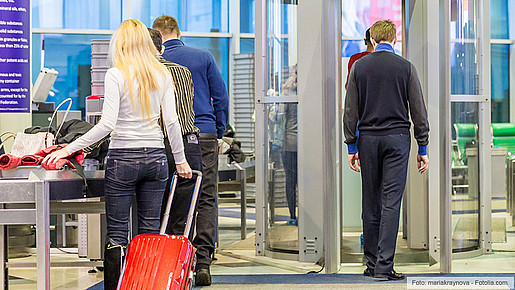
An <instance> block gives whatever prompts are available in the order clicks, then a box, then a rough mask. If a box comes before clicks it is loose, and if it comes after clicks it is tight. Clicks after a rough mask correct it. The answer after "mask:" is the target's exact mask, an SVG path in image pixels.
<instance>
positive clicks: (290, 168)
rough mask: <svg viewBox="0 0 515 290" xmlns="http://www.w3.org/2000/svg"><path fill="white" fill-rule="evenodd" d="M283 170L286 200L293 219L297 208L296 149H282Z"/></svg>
mask: <svg viewBox="0 0 515 290" xmlns="http://www.w3.org/2000/svg"><path fill="white" fill-rule="evenodd" d="M282 158H283V165H284V171H285V173H286V200H287V201H288V209H289V210H290V218H291V219H295V218H296V216H297V215H296V214H295V210H296V208H297V151H283V154H282Z"/></svg>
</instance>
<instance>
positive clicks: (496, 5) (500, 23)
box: [490, 0, 510, 39]
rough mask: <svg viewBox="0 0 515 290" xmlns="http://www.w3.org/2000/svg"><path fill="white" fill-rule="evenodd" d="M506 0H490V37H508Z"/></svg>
mask: <svg viewBox="0 0 515 290" xmlns="http://www.w3.org/2000/svg"><path fill="white" fill-rule="evenodd" d="M508 6H509V5H508V0H491V1H490V37H491V38H493V39H508V38H509V37H510V35H509V31H510V30H509V25H510V23H509V18H508V17H509V11H510V10H509V7H508Z"/></svg>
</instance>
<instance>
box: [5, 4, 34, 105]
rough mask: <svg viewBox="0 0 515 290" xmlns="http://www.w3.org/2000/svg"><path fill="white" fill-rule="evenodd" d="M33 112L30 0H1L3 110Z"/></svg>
mask: <svg viewBox="0 0 515 290" xmlns="http://www.w3.org/2000/svg"><path fill="white" fill-rule="evenodd" d="M28 112H30V0H0V113H28Z"/></svg>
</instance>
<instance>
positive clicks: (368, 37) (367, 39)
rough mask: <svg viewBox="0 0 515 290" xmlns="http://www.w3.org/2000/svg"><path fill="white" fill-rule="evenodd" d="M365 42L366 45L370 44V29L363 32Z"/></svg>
mask: <svg viewBox="0 0 515 290" xmlns="http://www.w3.org/2000/svg"><path fill="white" fill-rule="evenodd" d="M365 41H366V42H368V43H372V42H371V41H370V28H369V29H367V32H365Z"/></svg>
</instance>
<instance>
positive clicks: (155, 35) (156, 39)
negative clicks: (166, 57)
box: [148, 28, 163, 52]
mask: <svg viewBox="0 0 515 290" xmlns="http://www.w3.org/2000/svg"><path fill="white" fill-rule="evenodd" d="M148 33H150V38H152V42H153V43H154V46H155V47H156V49H157V52H161V48H162V46H163V36H162V35H161V32H159V31H157V30H155V29H152V28H149V29H148Z"/></svg>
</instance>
